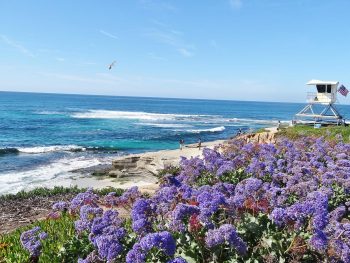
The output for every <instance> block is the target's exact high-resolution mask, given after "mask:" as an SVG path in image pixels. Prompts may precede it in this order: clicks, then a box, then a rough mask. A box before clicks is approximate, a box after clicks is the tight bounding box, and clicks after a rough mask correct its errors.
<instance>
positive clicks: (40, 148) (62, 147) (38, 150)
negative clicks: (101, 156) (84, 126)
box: [0, 145, 121, 156]
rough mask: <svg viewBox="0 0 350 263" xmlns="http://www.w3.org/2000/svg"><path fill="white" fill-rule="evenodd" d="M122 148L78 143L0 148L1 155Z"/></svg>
mask: <svg viewBox="0 0 350 263" xmlns="http://www.w3.org/2000/svg"><path fill="white" fill-rule="evenodd" d="M119 150H121V149H120V148H115V147H98V146H96V147H93V146H89V147H83V146H78V145H52V146H37V147H20V148H0V156H1V155H7V154H21V153H23V154H41V153H52V152H83V151H90V152H91V151H92V152H105V153H116V152H119Z"/></svg>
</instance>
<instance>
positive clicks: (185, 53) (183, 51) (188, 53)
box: [177, 48, 193, 57]
mask: <svg viewBox="0 0 350 263" xmlns="http://www.w3.org/2000/svg"><path fill="white" fill-rule="evenodd" d="M177 51H179V52H180V54H181V55H183V56H184V57H192V56H193V52H191V51H189V50H187V49H186V48H179V49H178V50H177Z"/></svg>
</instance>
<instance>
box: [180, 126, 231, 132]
mask: <svg viewBox="0 0 350 263" xmlns="http://www.w3.org/2000/svg"><path fill="white" fill-rule="evenodd" d="M224 130H225V127H224V126H219V127H215V128H211V129H197V130H186V132H189V133H204V132H222V131H224Z"/></svg>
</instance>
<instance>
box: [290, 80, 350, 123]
mask: <svg viewBox="0 0 350 263" xmlns="http://www.w3.org/2000/svg"><path fill="white" fill-rule="evenodd" d="M338 84H339V82H338V81H322V80H310V81H309V82H308V83H306V85H311V86H315V87H316V90H317V91H316V92H308V93H307V102H308V104H307V105H306V106H305V107H304V108H303V109H302V110H301V111H300V112H298V113H297V114H295V118H294V122H295V123H298V122H301V123H310V124H311V123H312V124H315V123H321V124H322V123H332V124H341V123H342V122H343V117H342V115H340V113H339V112H338V110H337V109H336V107H335V106H334V104H335V103H336V102H337V91H338Z"/></svg>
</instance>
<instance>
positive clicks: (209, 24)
mask: <svg viewBox="0 0 350 263" xmlns="http://www.w3.org/2000/svg"><path fill="white" fill-rule="evenodd" d="M349 11H350V1H349V0H191V1H189V0H177V1H170V0H169V1H161V0H120V1H117V0H104V1H97V0H96V1H93V0H75V1H72V0H59V1H49V0H41V1H39V0H33V1H27V0H23V1H16V0H0V90H4V91H5V90H7V91H29V92H31V91H33V92H57V93H80V94H105V95H121V96H155V97H181V98H209V99H233V100H263V101H298V102H303V101H305V98H306V92H307V91H310V88H307V86H305V83H306V82H307V81H308V80H310V79H323V80H339V81H340V82H341V83H343V84H344V85H345V86H348V88H349V89H350V74H349V63H350V13H349ZM114 60H116V61H117V63H116V65H115V67H114V68H113V69H112V70H108V65H109V64H110V63H111V62H112V61H114ZM347 101H350V100H349V99H344V98H341V100H340V102H342V103H348V102H347Z"/></svg>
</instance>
